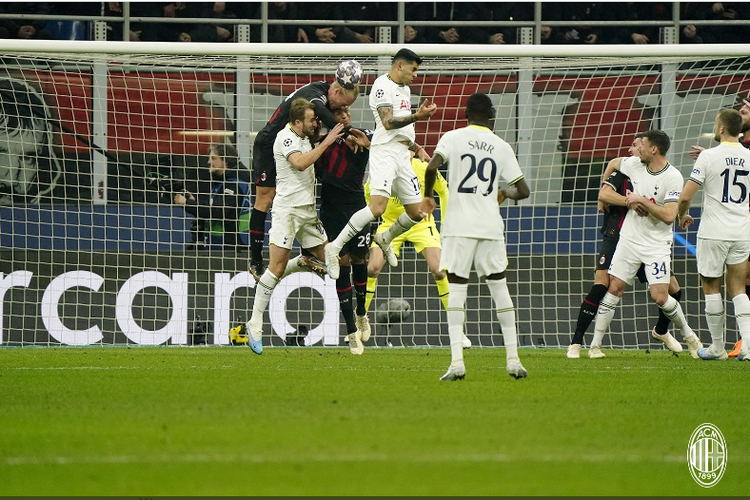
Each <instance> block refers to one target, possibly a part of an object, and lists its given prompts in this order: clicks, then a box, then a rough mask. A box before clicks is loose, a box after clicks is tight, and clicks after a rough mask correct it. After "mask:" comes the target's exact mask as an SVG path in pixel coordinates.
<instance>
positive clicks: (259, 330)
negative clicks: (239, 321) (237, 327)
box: [245, 269, 281, 340]
mask: <svg viewBox="0 0 750 500" xmlns="http://www.w3.org/2000/svg"><path fill="white" fill-rule="evenodd" d="M279 281H281V280H280V279H279V278H277V277H276V276H275V275H274V274H273V273H272V272H271V271H269V270H268V269H266V272H265V273H263V276H261V277H260V280H258V283H257V284H256V285H255V298H254V299H253V314H252V316H250V321H248V322H247V323H246V324H245V327H246V328H247V329H248V331H249V332H250V334H251V335H252V336H253V339H255V340H260V338H261V336H262V335H263V313H265V312H266V309H267V308H268V302H269V301H270V300H271V294H272V293H273V289H274V288H276V285H278V284H279Z"/></svg>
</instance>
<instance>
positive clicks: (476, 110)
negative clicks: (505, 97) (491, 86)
mask: <svg viewBox="0 0 750 500" xmlns="http://www.w3.org/2000/svg"><path fill="white" fill-rule="evenodd" d="M494 117H495V108H494V107H493V105H492V99H490V96H488V95H487V94H482V93H479V92H477V93H476V94H471V95H470V96H469V98H468V99H467V100H466V118H467V119H468V120H469V121H472V120H482V121H484V120H489V119H490V118H494Z"/></svg>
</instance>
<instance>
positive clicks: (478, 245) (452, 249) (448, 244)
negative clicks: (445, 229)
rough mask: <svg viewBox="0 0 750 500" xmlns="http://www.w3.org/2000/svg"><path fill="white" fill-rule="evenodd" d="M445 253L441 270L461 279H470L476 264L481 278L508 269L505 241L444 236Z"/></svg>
mask: <svg viewBox="0 0 750 500" xmlns="http://www.w3.org/2000/svg"><path fill="white" fill-rule="evenodd" d="M442 243H443V252H442V254H441V255H440V269H445V270H446V271H448V272H449V273H451V274H455V275H456V276H458V277H460V278H468V277H469V275H470V274H471V265H472V263H473V264H474V269H476V271H477V274H478V275H479V276H489V275H490V274H497V273H501V272H503V271H505V270H506V269H507V268H508V254H507V252H506V251H505V239H500V240H480V239H478V238H463V237H461V236H443V237H442Z"/></svg>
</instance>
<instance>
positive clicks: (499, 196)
mask: <svg viewBox="0 0 750 500" xmlns="http://www.w3.org/2000/svg"><path fill="white" fill-rule="evenodd" d="M494 116H495V112H494V108H493V107H492V100H491V99H490V98H489V96H487V94H479V93H477V94H472V95H471V96H469V99H468V100H467V101H466V119H467V120H468V123H469V124H468V126H467V127H464V128H460V129H456V130H453V131H451V132H448V133H446V134H445V135H444V136H443V137H442V138H441V139H440V141H439V142H438V145H437V148H436V149H435V155H434V156H433V157H432V160H430V164H429V165H428V166H427V171H426V172H425V189H424V193H425V194H424V200H423V201H422V204H421V206H420V209H421V210H422V211H423V212H425V213H432V212H433V211H434V210H435V199H434V198H433V186H434V185H435V178H436V177H437V170H438V168H440V166H441V165H443V163H447V165H448V186H449V191H450V203H449V204H448V207H447V208H446V213H445V220H444V221H443V223H442V226H443V227H442V229H443V235H442V237H443V253H442V257H441V259H440V265H441V267H442V268H444V269H445V270H446V271H447V272H448V289H449V290H450V295H449V297H448V311H447V316H448V334H449V335H450V342H451V364H450V367H449V368H448V371H447V372H446V373H445V375H443V376H442V377H440V380H448V381H451V380H460V379H463V378H464V377H465V376H466V368H465V366H464V359H463V348H462V337H463V333H464V332H463V328H464V317H465V313H464V307H465V303H466V293H467V288H468V282H469V274H470V273H471V266H472V263H473V264H474V268H475V269H476V271H477V274H478V275H479V276H480V277H481V276H486V277H487V287H488V288H489V289H490V294H491V295H492V299H493V300H494V302H495V308H496V311H497V319H498V321H499V322H500V326H501V327H502V330H503V339H504V341H505V350H506V354H505V356H506V370H507V371H508V374H509V375H510V376H511V377H514V378H517V379H518V378H523V377H525V376H526V375H527V373H528V372H527V371H526V368H524V367H523V365H522V364H521V361H520V360H519V358H518V341H517V339H516V313H515V309H514V307H513V300H512V299H511V297H510V293H509V292H508V285H507V283H506V280H505V269H506V268H507V266H508V256H507V253H506V250H505V239H504V235H503V229H504V224H503V219H502V216H501V215H500V210H499V209H498V205H499V204H501V203H502V202H503V201H505V200H506V199H511V200H523V199H525V198H528V196H529V187H528V186H527V185H526V181H525V180H524V178H523V173H522V172H521V167H519V165H518V161H517V160H516V155H515V154H514V152H513V149H511V147H510V145H509V144H508V143H507V142H505V141H503V140H502V139H500V138H499V137H498V136H496V135H495V134H494V133H493V132H492V128H491V127H492V120H493V118H494ZM501 179H502V180H504V181H505V182H506V183H507V184H508V185H509V186H510V187H509V188H506V189H500V180H501Z"/></svg>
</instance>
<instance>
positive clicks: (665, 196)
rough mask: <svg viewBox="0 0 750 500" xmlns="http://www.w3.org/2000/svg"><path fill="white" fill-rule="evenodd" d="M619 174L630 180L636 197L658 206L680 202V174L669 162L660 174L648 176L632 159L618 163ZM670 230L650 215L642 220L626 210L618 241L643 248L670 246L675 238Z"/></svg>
mask: <svg viewBox="0 0 750 500" xmlns="http://www.w3.org/2000/svg"><path fill="white" fill-rule="evenodd" d="M620 172H622V173H623V174H625V175H627V176H628V177H630V183H631V184H632V185H633V192H634V193H635V194H639V195H643V196H645V197H646V198H648V199H650V200H651V201H653V202H654V203H656V204H657V205H659V206H664V205H665V204H666V203H672V202H674V203H677V202H678V201H679V199H680V193H681V192H682V184H683V179H682V174H680V171H679V170H677V169H676V168H675V167H673V166H672V165H671V164H670V163H669V162H667V165H666V166H665V167H664V168H663V169H661V170H660V171H659V172H649V170H648V169H647V168H646V165H644V164H643V163H641V160H640V158H638V157H637V156H631V157H629V158H623V159H622V160H621V161H620ZM672 226H673V224H665V223H664V222H663V221H661V220H660V219H658V218H656V217H654V216H653V215H651V214H649V215H648V216H647V217H641V216H640V215H638V214H637V213H636V212H635V210H628V214H627V215H626V216H625V222H623V224H622V230H621V231H620V238H627V239H628V240H630V241H632V242H634V243H636V244H638V245H642V246H655V245H660V244H668V245H671V244H672V240H673V238H674V235H673V231H672Z"/></svg>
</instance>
